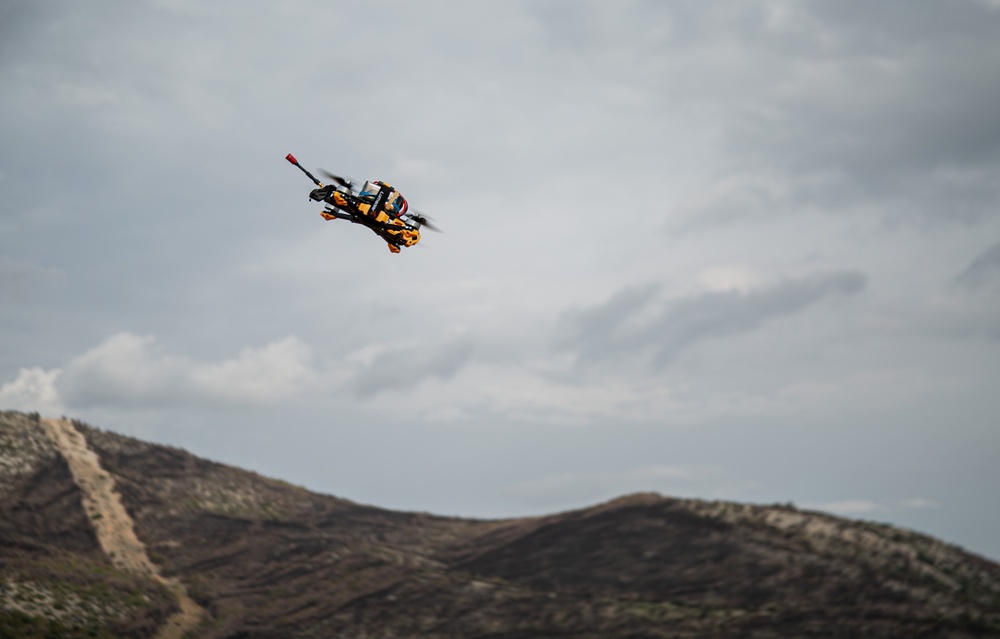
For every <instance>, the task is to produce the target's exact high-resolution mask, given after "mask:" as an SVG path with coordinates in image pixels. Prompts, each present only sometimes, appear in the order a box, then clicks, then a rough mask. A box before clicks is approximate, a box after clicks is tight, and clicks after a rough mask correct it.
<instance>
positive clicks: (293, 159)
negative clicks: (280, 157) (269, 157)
mask: <svg viewBox="0 0 1000 639" xmlns="http://www.w3.org/2000/svg"><path fill="white" fill-rule="evenodd" d="M285 159H286V160H288V161H289V162H291V163H292V164H298V163H299V161H298V160H296V159H295V156H294V155H292V154H291V153H289V154H288V155H286V156H285Z"/></svg>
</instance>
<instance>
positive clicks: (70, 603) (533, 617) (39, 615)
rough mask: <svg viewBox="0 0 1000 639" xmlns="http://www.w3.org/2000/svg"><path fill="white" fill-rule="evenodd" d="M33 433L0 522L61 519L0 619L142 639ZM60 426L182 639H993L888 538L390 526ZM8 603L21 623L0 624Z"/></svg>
mask: <svg viewBox="0 0 1000 639" xmlns="http://www.w3.org/2000/svg"><path fill="white" fill-rule="evenodd" d="M32 423H37V420H35V421H33V417H31V416H21V415H17V414H11V413H6V414H0V432H3V433H4V434H3V436H2V437H0V443H2V444H0V445H3V446H4V447H5V448H4V450H5V451H6V450H8V449H11V450H13V449H15V448H16V449H18V450H25V451H28V450H30V451H34V452H32V453H30V454H28V453H25V454H24V457H25V458H24V459H21V460H16V461H11V460H8V459H6V458H4V461H3V462H0V463H2V464H4V465H3V468H17V469H19V470H17V471H16V472H17V473H19V474H17V477H18V479H10V477H13V476H14V474H15V473H14V471H10V472H6V473H5V477H4V478H0V481H7V482H8V483H7V484H2V485H4V486H8V485H9V486H14V488H9V489H5V490H6V492H5V493H4V495H5V496H4V501H3V506H2V507H3V508H5V509H6V512H14V511H17V510H18V509H19V508H20V509H21V510H25V508H26V506H25V504H28V503H32V504H36V505H37V504H39V503H41V502H40V501H39V494H40V492H45V494H46V495H47V496H48V498H49V501H48V502H46V503H59V504H62V506H60V508H56V509H53V508H51V507H49V508H48V510H46V509H45V508H42V509H40V510H36V511H35V515H34V517H35V519H34V520H32V521H34V522H35V524H36V525H35V528H34V529H33V530H34V531H35V532H36V533H37V534H36V536H35V537H33V539H35V541H32V542H31V543H34V544H36V546H35V547H33V548H34V549H33V550H30V551H24V552H17V553H14V554H13V555H12V554H11V553H10V552H7V553H5V554H4V555H3V561H4V562H5V564H4V574H7V571H8V570H9V569H10V567H11V566H13V565H15V563H17V562H21V561H25V559H24V558H25V557H27V564H23V565H27V566H28V568H29V569H28V571H27V572H23V571H22V572H18V575H19V576H18V577H17V578H16V579H8V580H7V581H5V582H4V584H5V585H4V586H3V589H2V590H0V592H4V593H14V594H11V595H6V598H5V599H3V600H0V609H2V610H4V611H6V612H5V613H3V614H8V615H15V616H16V617H17V619H18V620H20V621H24V620H25V619H27V620H39V619H41V620H43V621H42V622H39V623H51V624H57V623H58V624H63V623H69V624H76V625H75V627H77V628H82V627H85V626H86V627H92V628H97V630H98V631H99V632H104V633H110V634H117V635H125V634H127V635H128V636H136V637H138V636H152V633H153V631H154V626H155V624H153V625H149V624H147V625H145V626H142V628H139V627H137V626H135V625H134V620H136V619H143V618H152V617H151V615H152V616H155V615H153V613H152V612H151V611H156V614H157V615H159V616H158V617H156V618H157V619H158V620H160V622H161V623H162V621H163V620H164V619H165V618H166V617H167V615H168V614H169V613H170V612H172V611H173V608H172V607H171V606H175V605H176V604H174V603H173V601H174V600H173V599H172V598H171V597H170V593H168V592H167V593H163V592H162V586H159V585H158V584H155V583H152V582H150V581H148V580H146V581H142V580H141V579H139V578H137V577H132V576H123V575H122V574H120V573H118V572H111V573H109V572H107V571H109V570H110V571H114V570H115V569H114V568H113V567H112V566H111V565H110V563H109V562H108V561H107V560H106V559H103V558H102V557H101V554H100V553H99V549H98V547H97V544H96V541H95V540H94V539H93V533H92V531H91V532H90V533H89V536H88V534H84V533H81V532H80V531H79V530H77V527H78V526H80V527H83V528H84V529H85V528H86V527H87V521H86V516H85V514H83V513H82V508H81V506H80V500H79V497H78V496H77V497H76V500H75V501H74V500H73V499H72V495H73V494H74V492H73V491H74V489H75V487H74V486H73V484H72V478H71V477H69V474H68V472H67V471H66V469H65V464H61V463H60V461H59V459H58V456H57V455H55V454H54V453H53V450H52V448H51V447H50V446H47V444H46V442H45V441H44V439H39V438H38V437H37V433H36V432H35V430H34V429H33V427H32V426H31V424H32ZM25 424H28V426H25ZM75 427H76V428H77V429H78V430H79V432H81V433H82V434H83V435H84V436H85V437H86V441H87V444H88V446H89V448H90V449H91V450H93V451H94V452H95V453H96V454H97V455H98V457H99V459H100V463H101V465H102V466H103V467H104V468H105V469H106V470H107V471H108V472H109V473H111V475H112V476H113V477H114V480H115V484H116V486H117V490H118V493H119V494H120V496H121V500H122V503H123V504H124V506H125V508H126V509H127V510H128V513H129V515H130V517H131V518H132V520H134V522H135V530H136V533H137V535H138V538H139V539H140V540H141V541H142V542H143V543H144V545H145V547H146V549H147V551H148V553H149V557H150V558H151V559H152V560H153V561H154V562H155V563H156V564H157V565H158V567H159V569H160V570H161V571H162V572H164V573H165V574H167V575H172V576H174V577H176V578H178V579H179V580H180V581H181V582H183V583H184V584H185V585H186V586H187V588H188V591H189V592H190V593H191V596H192V597H193V598H194V599H195V600H196V601H197V602H198V603H199V604H201V605H202V606H204V607H205V608H206V609H207V611H208V614H209V619H208V620H207V621H206V622H205V623H204V624H203V625H201V626H199V627H198V629H197V631H196V634H197V636H199V637H206V638H218V639H222V638H235V637H241V638H245V639H251V638H274V639H278V638H279V637H280V638H282V639H285V638H299V637H301V638H307V637H316V638H317V639H319V638H328V637H341V636H351V637H401V636H416V635H419V636H426V637H442V638H443V637H495V638H496V637H552V636H557V635H561V636H573V637H633V638H636V637H667V636H670V637H732V636H745V637H802V636H816V637H859V636H867V637H902V636H905V637H940V636H948V637H987V636H1000V566H997V565H996V564H994V563H991V562H988V561H986V560H984V559H982V558H979V557H976V556H974V555H970V554H968V553H965V552H963V551H962V550H961V549H959V548H956V547H954V546H950V545H947V544H944V543H942V542H940V541H937V540H934V539H931V538H929V537H926V536H924V535H919V534H917V533H913V532H909V531H904V530H901V529H898V528H894V527H891V526H884V525H877V524H870V523H862V522H853V521H848V520H844V519H840V518H836V517H831V516H828V515H823V514H820V513H811V512H803V511H799V510H796V509H794V508H792V507H789V506H750V505H741V504H733V503H726V502H703V501H699V500H680V499H669V498H664V497H662V496H659V495H651V494H643V495H633V496H629V497H625V498H622V499H618V500H615V501H612V502H608V503H606V504H602V505H599V506H595V507H593V508H588V509H584V510H580V511H574V512H568V513H560V514H557V515H551V516H548V517H539V518H529V519H512V520H498V521H478V520H467V519H456V518H445V517H435V516H431V515H427V514H423V513H401V512H393V511H387V510H382V509H378V508H373V507H369V506H363V505H359V504H355V503H352V502H350V501H347V500H344V499H339V498H335V497H330V496H326V495H319V494H315V493H311V492H308V491H306V490H304V489H302V488H299V487H295V486H290V485H288V484H286V483H284V482H280V481H275V480H271V479H268V478H265V477H261V476H259V475H257V474H254V473H249V472H246V471H242V470H239V469H236V468H231V467H227V466H224V465H222V464H217V463H213V462H210V461H206V460H203V459H199V458H197V457H195V456H193V455H190V454H189V453H187V452H185V451H183V450H179V449H176V448H169V447H163V446H155V445H152V444H147V443H144V442H140V441H137V440H134V439H130V438H127V437H122V436H119V435H115V434H113V433H109V432H105V431H102V430H99V429H96V428H93V427H90V426H87V425H85V424H80V423H76V424H75ZM54 495H62V497H56V498H54V501H53V496H54ZM33 499H34V500H35V501H33V502H32V501H31V500H33ZM60 500H61V501H60ZM74 508H75V509H77V510H74ZM77 511H79V512H77ZM73 517H75V519H73ZM67 518H69V519H71V520H73V521H75V522H76V524H75V525H73V526H70V527H69V528H67V526H66V524H65V521H66V520H67ZM57 520H58V521H57ZM18 521H22V522H23V521H24V517H22V518H21V519H19V520H18ZM60 521H62V522H63V523H59V522H60ZM26 525H27V524H24V525H22V526H21V528H20V529H16V530H13V529H10V527H2V528H0V533H2V534H3V535H4V537H3V540H4V541H5V543H6V542H9V541H10V540H13V539H15V538H16V539H20V540H21V542H23V543H28V542H27V541H26V539H27V536H25V535H22V536H21V537H17V534H15V533H17V532H18V530H20V531H21V532H25V533H26V531H25V530H24V527H25V526H26ZM77 525H78V526H77ZM15 528H16V527H15ZM57 533H59V534H57ZM88 544H89V545H88ZM39 549H41V550H39ZM42 550H44V552H42ZM57 552H63V553H69V554H71V555H72V556H73V557H78V558H81V559H79V561H81V562H83V563H80V564H79V566H80V568H79V570H78V572H77V573H74V574H75V576H74V577H72V578H70V577H67V576H65V575H63V576H59V577H58V578H53V577H51V576H49V577H46V578H45V579H38V578H37V576H38V575H40V574H43V573H44V570H43V569H42V567H41V566H42V559H41V557H43V556H44V557H49V558H51V557H53V556H55V554H53V553H57ZM18 565H22V564H18ZM18 570H21V569H20V568H19V569H18ZM102 570H103V571H105V572H104V573H103V574H102V573H101V571H102ZM85 576H87V578H88V579H97V580H98V582H101V583H103V582H105V581H107V582H108V583H110V584H114V583H117V584H118V585H117V586H112V585H109V587H110V588H112V590H113V591H114V592H115V593H117V594H116V595H115V596H119V595H122V596H124V593H125V592H126V590H127V589H125V588H123V587H122V583H121V581H120V580H121V579H126V578H128V579H133V580H134V581H133V582H130V583H131V586H130V587H131V588H133V590H135V589H136V588H138V589H139V590H140V591H141V592H142V593H143V596H144V597H146V599H143V598H141V597H140V598H137V597H135V596H133V597H131V598H128V597H125V598H121V599H114V598H113V597H112V598H111V599H110V600H109V601H113V602H114V603H105V604H102V606H103V607H102V606H98V605H96V604H95V605H92V606H90V607H87V606H86V605H85V602H86V601H88V597H90V598H91V599H92V598H93V596H92V595H91V594H88V593H89V592H90V591H88V590H87V589H86V588H83V587H82V586H81V585H80V584H82V583H92V582H86V580H85V579H84V577H85ZM115 580H119V581H117V582H116V581H115ZM67 582H72V583H76V584H77V586H76V587H75V588H76V589H71V590H72V593H73V596H62V599H61V601H62V604H61V605H62V607H63V611H64V612H63V613H62V614H61V616H60V614H56V613H54V612H44V609H46V608H47V607H48V606H50V604H51V607H52V608H53V609H54V608H55V601H56V599H55V598H54V597H56V595H57V588H56V586H55V585H54V584H56V583H67ZM93 583H96V582H93ZM143 588H145V590H143ZM158 589H159V590H158ZM81 592H82V593H83V594H81ZM28 593H30V597H31V598H33V600H34V601H35V603H36V605H34V606H33V607H32V606H27V605H23V604H21V603H12V602H15V600H16V601H17V602H21V601H23V600H25V599H27V598H29V594H28ZM133 595H134V592H133ZM85 610H87V611H95V612H92V613H90V612H88V613H87V614H91V616H90V617H86V616H85V614H84V611H85ZM66 611H70V612H66ZM144 615H145V617H144ZM127 623H133V625H131V626H129V625H127ZM87 624H89V626H87ZM123 624H124V625H123ZM143 632H145V633H146V634H142V633H143ZM0 634H2V632H0ZM25 636H28V635H25ZM67 636H68V635H67ZM94 636H97V635H94Z"/></svg>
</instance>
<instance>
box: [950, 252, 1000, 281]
mask: <svg viewBox="0 0 1000 639" xmlns="http://www.w3.org/2000/svg"><path fill="white" fill-rule="evenodd" d="M989 282H1000V242H997V243H996V244H994V245H993V246H991V247H990V248H988V249H987V250H986V251H984V252H983V253H982V254H981V255H979V256H977V257H976V258H975V259H974V260H972V262H971V263H969V265H968V266H967V267H966V268H965V270H963V271H962V272H961V273H959V274H958V277H956V278H955V284H956V285H957V286H960V287H963V288H979V287H981V286H983V285H985V284H987V283H989Z"/></svg>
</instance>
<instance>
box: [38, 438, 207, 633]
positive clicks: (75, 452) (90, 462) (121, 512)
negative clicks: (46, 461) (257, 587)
mask: <svg viewBox="0 0 1000 639" xmlns="http://www.w3.org/2000/svg"><path fill="white" fill-rule="evenodd" d="M41 421H42V426H43V427H44V428H45V431H46V433H47V434H48V436H49V438H50V439H52V441H53V443H55V445H56V447H57V448H58V449H59V452H60V453H61V454H62V456H63V458H64V459H65V460H66V463H67V464H68V465H69V468H70V472H72V473H73V479H74V480H75V481H76V484H77V485H78V486H79V487H80V491H81V492H82V493H83V507H84V510H86V512H87V516H88V517H90V521H91V523H92V524H93V526H94V530H95V531H96V532H97V539H98V541H99V542H100V544H101V548H102V549H103V550H104V552H105V554H107V556H108V557H110V558H111V561H112V562H113V563H114V564H115V566H117V567H119V568H122V569H124V570H128V571H130V572H136V573H140V574H145V575H149V576H150V577H152V578H153V579H156V580H157V581H159V582H160V583H162V584H164V585H165V586H167V587H168V588H170V590H171V591H173V593H174V594H175V595H176V596H177V598H178V600H179V602H180V607H181V610H180V612H178V613H176V614H174V615H173V616H171V617H170V618H169V619H167V621H166V623H165V624H164V626H163V627H162V628H161V629H160V632H159V633H157V638H156V639H181V637H183V636H184V634H185V633H186V632H187V631H188V630H191V629H193V628H194V627H195V626H197V625H198V623H199V622H200V621H201V620H202V619H203V618H204V616H205V611H204V610H203V609H202V608H201V607H200V606H199V605H198V604H196V603H195V602H194V601H193V600H192V599H191V598H190V597H189V596H188V594H187V590H186V589H185V588H184V585H183V584H182V583H180V582H179V581H177V580H176V579H168V578H166V577H164V576H163V575H161V574H160V571H159V569H158V568H157V566H156V564H154V563H153V562H152V561H150V559H149V555H148V553H147V552H146V546H145V544H143V543H142V542H141V541H140V540H139V538H138V537H136V534H135V525H134V522H133V521H132V517H131V516H129V514H128V511H126V510H125V506H124V505H122V502H121V499H120V498H119V497H118V493H117V492H115V480H114V477H112V476H111V474H110V473H108V472H107V471H106V470H104V469H103V468H102V467H101V463H100V460H98V458H97V454H96V453H94V451H92V450H90V448H88V447H87V440H86V439H85V438H84V436H83V434H82V433H80V431H78V430H77V429H76V428H74V427H73V424H72V423H70V422H69V421H67V420H63V419H43V420H41Z"/></svg>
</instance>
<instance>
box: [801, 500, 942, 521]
mask: <svg viewBox="0 0 1000 639" xmlns="http://www.w3.org/2000/svg"><path fill="white" fill-rule="evenodd" d="M804 507H805V508H808V509H810V510H822V511H825V512H829V513H833V514H835V515H844V516H848V517H850V516H856V515H865V514H871V513H892V512H898V511H900V510H923V509H927V508H940V507H941V504H940V503H939V502H936V501H934V500H933V499H925V498H923V497H914V498H913V499H904V500H901V501H892V502H885V503H883V502H878V501H874V500H871V499H846V500H843V501H830V502H825V503H822V504H809V505H804Z"/></svg>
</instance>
